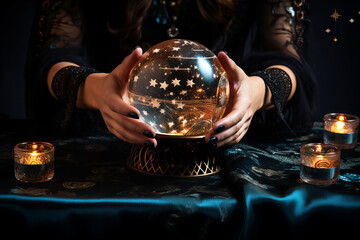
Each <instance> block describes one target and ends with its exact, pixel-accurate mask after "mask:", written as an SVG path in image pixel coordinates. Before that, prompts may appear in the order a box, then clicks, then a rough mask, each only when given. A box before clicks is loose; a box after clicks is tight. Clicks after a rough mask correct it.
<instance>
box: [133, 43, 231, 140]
mask: <svg viewBox="0 0 360 240" xmlns="http://www.w3.org/2000/svg"><path fill="white" fill-rule="evenodd" d="M229 92H230V88H229V82H228V79H227V76H226V73H225V70H224V69H223V67H222V66H221V64H220V62H219V60H218V59H217V57H216V55H215V54H214V53H213V52H211V51H210V50H209V49H207V48H206V47H205V46H203V45H201V44H199V43H196V42H194V41H190V40H184V39H173V40H168V41H164V42H161V43H159V44H157V45H155V46H153V47H151V48H150V49H149V50H148V51H146V52H145V53H144V54H143V56H142V57H141V58H140V59H139V61H138V62H137V63H136V64H135V65H134V67H133V69H132V70H131V72H130V77H129V88H128V101H129V104H130V105H132V106H134V107H135V108H137V109H138V110H139V111H140V113H141V116H140V120H141V121H143V122H145V123H146V124H148V125H150V126H152V127H153V128H154V129H155V131H156V133H157V134H161V135H176V136H179V137H181V136H204V135H206V133H207V132H208V131H209V130H210V129H211V127H212V126H213V124H214V123H215V122H216V121H218V120H219V119H220V118H221V117H222V116H223V114H224V112H225V109H226V106H227V103H228V100H229Z"/></svg>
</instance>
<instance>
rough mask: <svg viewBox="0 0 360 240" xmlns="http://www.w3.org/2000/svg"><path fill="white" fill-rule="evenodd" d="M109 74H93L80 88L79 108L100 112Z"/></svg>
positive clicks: (77, 102)
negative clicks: (104, 86) (104, 87)
mask: <svg viewBox="0 0 360 240" xmlns="http://www.w3.org/2000/svg"><path fill="white" fill-rule="evenodd" d="M107 75H108V74H107V73H92V74H90V75H89V76H87V78H86V80H85V82H84V84H83V85H82V86H81V87H80V88H79V91H78V97H77V101H76V106H77V107H78V108H86V109H94V110H99V104H100V101H101V98H102V94H101V93H102V86H103V83H104V81H105V78H106V76H107Z"/></svg>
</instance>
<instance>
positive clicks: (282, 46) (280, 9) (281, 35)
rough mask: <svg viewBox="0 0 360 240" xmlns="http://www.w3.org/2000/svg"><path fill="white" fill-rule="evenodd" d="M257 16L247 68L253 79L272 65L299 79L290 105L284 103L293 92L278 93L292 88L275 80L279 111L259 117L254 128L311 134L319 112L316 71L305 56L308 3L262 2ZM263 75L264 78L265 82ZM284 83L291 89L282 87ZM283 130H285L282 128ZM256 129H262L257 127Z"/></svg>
mask: <svg viewBox="0 0 360 240" xmlns="http://www.w3.org/2000/svg"><path fill="white" fill-rule="evenodd" d="M254 12H255V13H256V15H257V18H256V19H257V25H256V26H257V27H256V32H257V34H256V36H257V37H256V40H255V44H254V45H255V47H254V49H253V50H252V51H251V53H250V54H249V55H248V56H247V58H246V59H245V60H244V64H243V67H244V69H245V71H246V72H247V73H248V74H249V75H252V74H253V75H258V76H260V75H259V74H257V73H259V72H258V71H264V70H265V69H266V68H268V67H269V66H272V65H284V66H286V67H288V68H290V69H291V70H292V71H293V72H294V74H295V77H296V92H295V95H294V96H293V98H292V99H290V100H289V101H288V102H287V101H283V99H286V96H279V95H281V94H287V93H288V92H289V91H288V90H286V89H285V91H276V87H275V85H277V86H278V87H280V88H282V89H283V88H284V87H291V85H288V84H286V82H287V81H285V79H284V78H283V77H281V76H280V75H279V76H278V79H277V80H274V79H273V80H272V81H273V83H275V84H274V86H273V87H272V89H271V88H270V91H271V92H272V95H275V96H273V98H272V102H273V104H274V105H275V108H274V109H272V110H267V111H263V112H259V113H257V114H256V116H255V118H254V121H253V124H252V125H256V126H264V127H265V128H266V129H279V131H280V130H281V131H283V132H290V133H294V132H298V133H302V132H304V131H306V130H310V128H311V126H312V123H313V121H314V119H315V112H316V91H317V90H316V80H315V76H314V74H313V72H312V69H311V68H310V66H309V65H308V64H307V62H306V60H305V58H304V57H303V55H302V48H303V45H304V42H305V39H304V27H305V23H306V15H305V12H306V4H305V0H261V1H258V4H256V6H255V10H254ZM265 75H269V74H262V77H263V78H265V77H266V76H265ZM281 82H283V83H285V85H287V86H285V85H284V86H282V85H281V86H280V83H281ZM279 126H283V127H280V128H279ZM255 129H258V130H259V129H261V127H256V128H255Z"/></svg>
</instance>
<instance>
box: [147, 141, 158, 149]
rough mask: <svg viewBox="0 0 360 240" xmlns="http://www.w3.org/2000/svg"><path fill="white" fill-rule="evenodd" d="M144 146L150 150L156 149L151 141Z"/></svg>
mask: <svg viewBox="0 0 360 240" xmlns="http://www.w3.org/2000/svg"><path fill="white" fill-rule="evenodd" d="M144 145H145V146H146V147H149V148H155V145H154V143H153V142H150V141H145V143H144Z"/></svg>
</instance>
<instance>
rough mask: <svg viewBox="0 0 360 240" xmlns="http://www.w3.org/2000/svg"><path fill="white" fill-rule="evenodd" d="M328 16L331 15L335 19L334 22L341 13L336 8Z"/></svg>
mask: <svg viewBox="0 0 360 240" xmlns="http://www.w3.org/2000/svg"><path fill="white" fill-rule="evenodd" d="M330 17H332V18H333V19H334V20H335V22H336V20H337V19H338V18H339V17H341V15H340V14H339V13H338V12H337V11H336V9H335V12H334V13H333V14H331V15H330Z"/></svg>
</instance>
